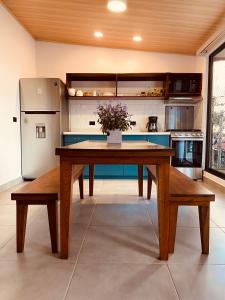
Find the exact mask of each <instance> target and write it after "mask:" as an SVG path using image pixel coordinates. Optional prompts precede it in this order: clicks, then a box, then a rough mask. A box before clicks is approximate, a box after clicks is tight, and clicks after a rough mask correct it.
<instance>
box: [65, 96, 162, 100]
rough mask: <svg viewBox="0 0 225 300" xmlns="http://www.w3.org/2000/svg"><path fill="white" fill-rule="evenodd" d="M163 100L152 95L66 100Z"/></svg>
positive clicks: (75, 97)
mask: <svg viewBox="0 0 225 300" xmlns="http://www.w3.org/2000/svg"><path fill="white" fill-rule="evenodd" d="M120 99H121V100H165V97H153V96H68V100H120Z"/></svg>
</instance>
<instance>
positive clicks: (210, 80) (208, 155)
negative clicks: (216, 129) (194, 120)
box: [205, 42, 225, 179]
mask: <svg viewBox="0 0 225 300" xmlns="http://www.w3.org/2000/svg"><path fill="white" fill-rule="evenodd" d="M224 49H225V42H224V43H223V44H222V45H221V46H219V47H218V48H217V49H216V50H215V51H213V52H212V53H211V54H210V56H209V68H208V102H207V117H206V147H205V151H206V153H205V154H206V155H205V170H206V171H207V172H209V173H211V174H213V175H215V176H217V177H219V178H222V179H225V174H223V173H221V172H220V171H217V170H215V169H213V168H211V166H210V161H211V155H212V147H211V142H212V130H211V129H212V120H211V116H212V86H213V62H214V61H213V59H214V57H215V56H216V55H217V54H218V53H220V52H221V51H222V50H224Z"/></svg>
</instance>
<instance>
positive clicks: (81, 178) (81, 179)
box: [79, 174, 84, 199]
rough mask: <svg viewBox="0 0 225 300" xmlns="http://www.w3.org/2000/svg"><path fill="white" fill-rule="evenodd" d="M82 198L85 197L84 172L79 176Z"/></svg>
mask: <svg viewBox="0 0 225 300" xmlns="http://www.w3.org/2000/svg"><path fill="white" fill-rule="evenodd" d="M79 189H80V199H84V177H83V174H81V175H80V177H79Z"/></svg>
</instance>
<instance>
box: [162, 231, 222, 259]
mask: <svg viewBox="0 0 225 300" xmlns="http://www.w3.org/2000/svg"><path fill="white" fill-rule="evenodd" d="M209 245H210V249H209V255H202V254H201V240H200V232H199V228H182V227H180V228H177V235H176V243H175V251H174V254H171V255H170V257H169V261H168V263H169V264H170V263H179V264H186V263H192V264H205V263H206V264H225V233H224V232H223V231H222V230H221V229H220V228H210V244H209Z"/></svg>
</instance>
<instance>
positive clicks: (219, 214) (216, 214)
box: [210, 206, 225, 227]
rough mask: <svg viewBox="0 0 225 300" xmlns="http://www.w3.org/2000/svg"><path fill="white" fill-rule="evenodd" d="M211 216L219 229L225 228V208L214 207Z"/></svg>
mask: <svg viewBox="0 0 225 300" xmlns="http://www.w3.org/2000/svg"><path fill="white" fill-rule="evenodd" d="M210 214H211V219H212V220H213V222H214V223H216V224H217V225H218V226H219V227H225V206H224V207H223V206H221V207H215V206H214V207H212V208H211V211H210Z"/></svg>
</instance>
